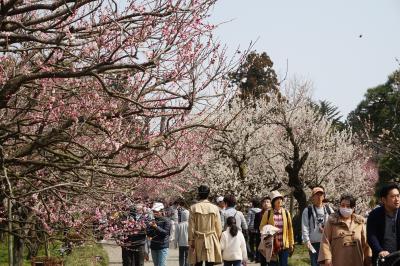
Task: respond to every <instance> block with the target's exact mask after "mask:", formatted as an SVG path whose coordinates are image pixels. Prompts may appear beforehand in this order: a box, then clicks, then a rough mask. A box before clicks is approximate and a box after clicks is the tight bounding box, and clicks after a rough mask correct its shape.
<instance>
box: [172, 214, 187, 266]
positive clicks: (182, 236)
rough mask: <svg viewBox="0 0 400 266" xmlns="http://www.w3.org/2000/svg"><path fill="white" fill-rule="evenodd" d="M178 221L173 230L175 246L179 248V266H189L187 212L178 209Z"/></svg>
mask: <svg viewBox="0 0 400 266" xmlns="http://www.w3.org/2000/svg"><path fill="white" fill-rule="evenodd" d="M178 212H179V219H178V224H177V226H176V228H175V245H176V246H178V247H179V266H189V257H188V256H189V241H188V226H189V222H188V220H189V211H188V210H186V209H184V208H183V207H182V208H179V207H178Z"/></svg>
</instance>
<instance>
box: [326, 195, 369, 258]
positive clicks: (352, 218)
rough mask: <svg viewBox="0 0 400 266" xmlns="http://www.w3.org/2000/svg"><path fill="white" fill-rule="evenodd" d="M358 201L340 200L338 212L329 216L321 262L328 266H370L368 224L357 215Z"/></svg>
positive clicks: (344, 198)
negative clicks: (355, 211) (366, 225)
mask: <svg viewBox="0 0 400 266" xmlns="http://www.w3.org/2000/svg"><path fill="white" fill-rule="evenodd" d="M355 206H356V201H355V199H354V197H352V196H350V195H344V196H342V197H341V198H340V209H339V212H336V213H333V214H331V215H330V216H329V219H328V221H327V222H326V224H325V227H324V232H323V236H322V240H321V248H320V251H319V256H318V262H319V263H320V264H322V265H325V266H344V265H351V266H369V265H371V256H372V252H371V249H370V248H369V246H368V244H367V237H366V230H365V220H364V218H363V217H362V216H360V215H357V214H354V208H355Z"/></svg>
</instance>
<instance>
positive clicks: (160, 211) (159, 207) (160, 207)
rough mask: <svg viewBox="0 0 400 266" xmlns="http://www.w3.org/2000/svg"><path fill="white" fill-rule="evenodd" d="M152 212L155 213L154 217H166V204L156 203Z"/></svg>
mask: <svg viewBox="0 0 400 266" xmlns="http://www.w3.org/2000/svg"><path fill="white" fill-rule="evenodd" d="M151 210H152V211H153V214H154V217H156V218H157V217H162V216H163V215H164V204H163V203H161V202H154V204H153V207H152V208H151Z"/></svg>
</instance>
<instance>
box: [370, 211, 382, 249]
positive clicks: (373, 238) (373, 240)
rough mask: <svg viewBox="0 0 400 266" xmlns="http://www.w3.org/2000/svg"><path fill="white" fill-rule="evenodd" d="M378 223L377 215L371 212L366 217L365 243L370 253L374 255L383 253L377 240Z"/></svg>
mask: <svg viewBox="0 0 400 266" xmlns="http://www.w3.org/2000/svg"><path fill="white" fill-rule="evenodd" d="M378 222H382V221H379V219H378V217H377V213H376V212H373V213H371V214H370V215H369V216H368V219H367V242H368V245H369V246H370V247H371V249H372V251H373V252H374V253H376V254H379V253H380V252H382V251H384V249H383V247H382V246H381V244H380V243H379V239H378V230H377V228H378V226H379V224H378Z"/></svg>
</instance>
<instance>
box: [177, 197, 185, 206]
mask: <svg viewBox="0 0 400 266" xmlns="http://www.w3.org/2000/svg"><path fill="white" fill-rule="evenodd" d="M174 204H175V205H179V206H182V207H184V206H185V200H184V199H183V198H182V197H179V198H177V199H176V200H175V202H174Z"/></svg>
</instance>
